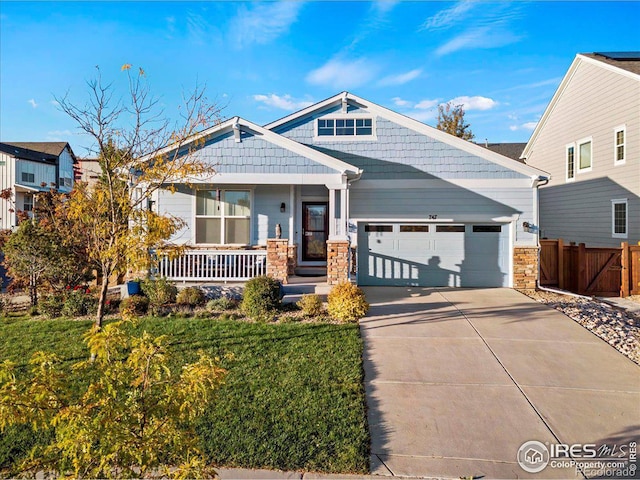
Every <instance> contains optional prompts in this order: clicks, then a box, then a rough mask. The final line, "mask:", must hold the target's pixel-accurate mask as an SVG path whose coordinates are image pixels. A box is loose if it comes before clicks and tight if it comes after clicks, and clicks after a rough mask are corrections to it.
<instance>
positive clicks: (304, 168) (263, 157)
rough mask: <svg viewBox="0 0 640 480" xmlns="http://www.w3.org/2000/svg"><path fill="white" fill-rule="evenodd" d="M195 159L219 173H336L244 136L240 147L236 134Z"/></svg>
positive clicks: (221, 139) (211, 144)
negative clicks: (211, 166)
mask: <svg viewBox="0 0 640 480" xmlns="http://www.w3.org/2000/svg"><path fill="white" fill-rule="evenodd" d="M191 155H193V156H194V157H195V158H198V159H200V160H204V161H206V162H208V163H209V164H211V165H214V166H215V168H216V171H217V172H218V173H223V174H224V173H282V174H285V173H293V174H302V173H306V174H313V173H318V174H323V173H336V172H335V170H332V169H330V168H328V167H326V166H324V165H321V164H319V163H317V162H315V161H313V160H309V159H308V158H305V157H303V156H301V155H298V154H296V153H293V152H291V151H290V150H287V149H284V148H282V147H278V146H276V145H274V144H272V143H270V142H267V141H265V140H263V139H262V138H259V137H258V136H255V135H247V134H243V136H242V141H241V142H240V143H237V142H236V141H235V139H234V137H233V134H227V135H222V136H221V137H216V138H215V139H214V140H212V141H209V142H207V143H205V145H204V146H203V147H201V148H200V149H199V150H197V151H195V152H193V153H192V154H191Z"/></svg>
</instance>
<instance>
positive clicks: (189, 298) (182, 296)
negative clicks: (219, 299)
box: [176, 287, 205, 307]
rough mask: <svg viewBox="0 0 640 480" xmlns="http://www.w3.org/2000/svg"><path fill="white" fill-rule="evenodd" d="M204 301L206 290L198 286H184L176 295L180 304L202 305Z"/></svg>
mask: <svg viewBox="0 0 640 480" xmlns="http://www.w3.org/2000/svg"><path fill="white" fill-rule="evenodd" d="M204 301H205V296H204V292H203V291H202V290H201V289H199V288H198V287H187V288H183V289H182V290H180V291H179V292H178V296H177V297H176V303H178V304H180V305H189V306H190V307H196V306H198V305H202V304H203V303H204Z"/></svg>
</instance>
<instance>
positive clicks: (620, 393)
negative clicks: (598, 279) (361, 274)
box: [360, 287, 640, 478]
mask: <svg viewBox="0 0 640 480" xmlns="http://www.w3.org/2000/svg"><path fill="white" fill-rule="evenodd" d="M365 292H366V295H367V300H368V301H369V302H370V303H371V310H370V312H369V315H368V316H367V317H366V318H364V319H363V320H361V324H360V325H361V331H362V335H363V338H364V342H365V358H364V362H365V385H366V392H367V403H368V407H369V428H370V431H371V436H372V444H371V453H372V456H371V470H372V473H373V474H382V475H406V476H434V477H455V478H459V477H468V476H475V477H479V476H485V477H488V478H516V477H517V478H522V477H533V478H574V477H576V472H575V469H554V468H550V467H547V468H546V469H545V470H543V471H542V472H540V473H538V474H528V473H527V472H525V471H524V470H522V469H521V468H520V466H519V465H518V463H517V461H516V456H517V452H518V449H519V448H520V446H521V445H522V444H523V443H525V442H527V441H530V440H537V441H540V442H543V443H544V442H549V443H568V444H574V443H595V444H598V445H600V444H603V443H607V444H609V445H611V444H614V443H615V444H617V445H621V444H625V443H628V442H631V441H636V442H637V441H639V440H640V368H639V367H638V366H637V365H635V364H634V363H633V362H631V361H630V360H629V359H627V358H626V357H624V356H623V355H621V354H620V353H618V352H617V351H616V350H614V349H613V348H612V347H610V346H609V345H607V344H606V343H604V342H603V341H602V340H600V339H598V338H597V337H595V336H594V335H593V334H591V333H590V332H589V331H587V330H585V329H584V328H582V327H581V326H580V325H578V324H577V323H575V322H574V321H573V320H571V319H569V318H568V317H566V316H564V315H563V314H561V313H560V312H557V311H555V310H553V309H551V308H549V307H546V306H544V305H542V304H539V303H537V302H535V301H533V300H531V299H529V298H528V297H526V296H524V295H522V294H520V293H518V292H516V291H514V290H510V289H475V290H471V289H433V288H389V287H385V288H382V287H367V288H365ZM578 476H579V475H578Z"/></svg>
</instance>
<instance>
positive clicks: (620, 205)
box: [611, 198, 628, 238]
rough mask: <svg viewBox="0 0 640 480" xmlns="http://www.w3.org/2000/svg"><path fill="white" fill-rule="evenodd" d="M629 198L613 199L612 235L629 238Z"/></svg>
mask: <svg viewBox="0 0 640 480" xmlns="http://www.w3.org/2000/svg"><path fill="white" fill-rule="evenodd" d="M627 207H628V204H627V199H626V198H625V199H621V200H611V229H612V232H611V233H612V235H611V236H612V237H614V238H627V228H628V225H627V218H628V211H627Z"/></svg>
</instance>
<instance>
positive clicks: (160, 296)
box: [140, 278, 178, 307]
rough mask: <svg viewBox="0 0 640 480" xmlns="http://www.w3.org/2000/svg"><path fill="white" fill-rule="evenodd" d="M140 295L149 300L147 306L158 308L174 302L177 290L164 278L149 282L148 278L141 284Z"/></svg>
mask: <svg viewBox="0 0 640 480" xmlns="http://www.w3.org/2000/svg"><path fill="white" fill-rule="evenodd" d="M140 286H141V287H142V293H144V294H145V295H146V297H147V298H148V299H149V305H151V306H152V307H159V306H161V305H166V304H167V303H173V302H175V301H176V295H177V294H178V289H177V288H176V286H175V285H173V284H172V283H171V282H169V280H167V279H166V278H158V279H157V280H151V279H150V278H148V279H146V280H143V281H142V282H141V285H140Z"/></svg>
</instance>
